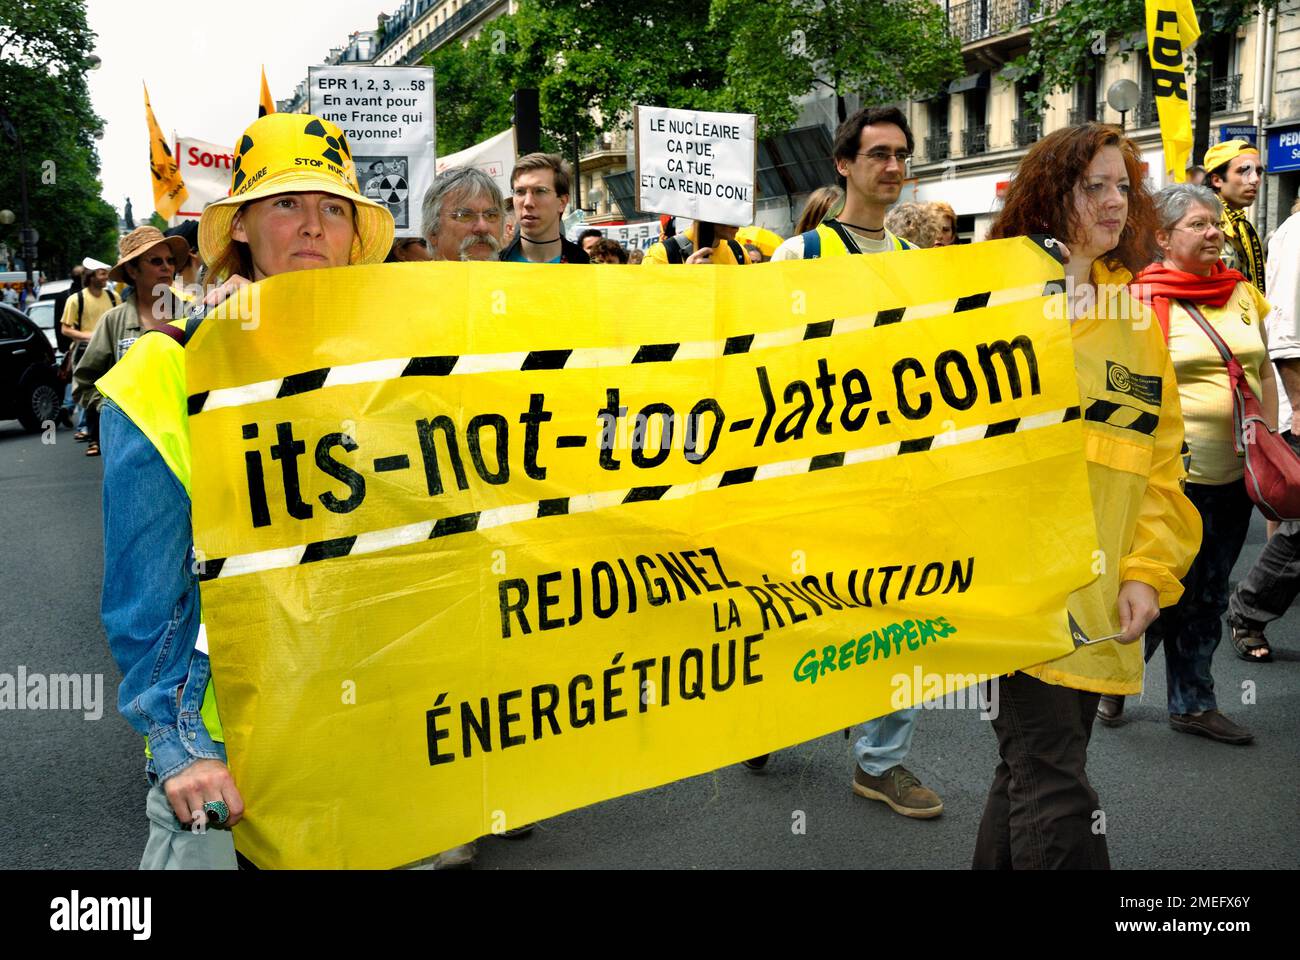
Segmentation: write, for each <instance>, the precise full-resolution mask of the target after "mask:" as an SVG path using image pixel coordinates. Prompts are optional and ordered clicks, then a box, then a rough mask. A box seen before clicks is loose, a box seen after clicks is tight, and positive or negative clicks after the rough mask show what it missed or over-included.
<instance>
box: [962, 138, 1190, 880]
mask: <svg viewBox="0 0 1300 960" xmlns="http://www.w3.org/2000/svg"><path fill="white" fill-rule="evenodd" d="M1154 220H1155V217H1154V212H1153V208H1152V202H1151V197H1150V195H1149V194H1148V193H1147V191H1146V188H1145V187H1144V186H1143V183H1142V170H1141V159H1140V158H1139V156H1138V152H1137V149H1136V147H1135V146H1134V145H1133V143H1132V141H1130V140H1128V139H1127V138H1126V137H1125V136H1124V135H1123V134H1122V133H1121V132H1120V131H1119V129H1118V128H1116V127H1112V126H1106V125H1103V124H1099V123H1089V124H1084V125H1082V126H1076V127H1067V128H1065V129H1063V130H1057V131H1056V132H1054V133H1051V134H1048V135H1047V136H1046V137H1044V138H1043V139H1042V140H1040V141H1039V142H1038V143H1037V144H1035V145H1034V146H1033V147H1032V148H1031V149H1030V151H1029V153H1028V154H1026V155H1025V158H1024V159H1023V160H1021V162H1020V167H1019V169H1018V170H1017V172H1016V176H1015V179H1014V180H1012V182H1011V187H1010V189H1009V190H1008V191H1007V197H1006V203H1005V206H1004V207H1003V210H1002V212H1001V214H999V216H998V218H997V220H996V221H995V222H994V224H993V229H992V231H991V233H990V237H991V238H992V239H998V238H1002V237H1016V236H1025V235H1029V234H1047V235H1049V236H1052V237H1056V238H1058V239H1060V240H1064V241H1065V242H1066V243H1067V244H1068V247H1069V254H1068V262H1067V263H1066V267H1065V272H1066V306H1067V309H1068V311H1069V318H1070V329H1071V334H1072V337H1073V340H1074V350H1075V368H1076V374H1077V376H1078V380H1079V399H1080V403H1081V409H1082V420H1083V431H1084V447H1085V451H1086V456H1087V461H1088V481H1089V486H1090V489H1091V491H1092V502H1093V514H1094V516H1095V518H1096V523H1097V539H1098V542H1099V545H1100V547H1101V550H1100V551H1099V554H1098V556H1097V557H1096V558H1095V559H1094V569H1096V570H1098V571H1099V573H1100V576H1099V577H1098V578H1097V580H1096V581H1095V582H1093V583H1092V584H1091V585H1090V586H1088V587H1085V588H1084V589H1082V590H1079V591H1077V592H1076V593H1075V594H1074V595H1073V596H1072V597H1071V598H1070V604H1069V609H1070V613H1071V615H1072V616H1073V618H1074V620H1075V622H1076V623H1077V625H1078V629H1077V630H1076V631H1075V632H1076V633H1077V634H1082V635H1083V637H1082V638H1078V637H1076V644H1077V645H1076V648H1075V650H1074V652H1073V653H1070V654H1068V655H1067V656H1064V657H1061V658H1060V659H1058V660H1053V661H1051V662H1050V663H1042V664H1039V665H1038V666H1035V667H1030V668H1028V669H1025V670H1022V671H1020V672H1018V673H1014V674H1011V675H1010V676H1009V677H1003V678H1001V680H1000V681H999V691H998V692H999V701H998V712H997V715H996V717H995V718H994V720H993V728H994V730H995V731H996V733H997V737H998V752H999V754H1000V755H1001V757H1002V762H1001V763H1000V764H999V765H998V768H997V771H996V773H995V774H994V779H993V785H992V787H991V788H990V790H989V797H988V802H987V804H986V806H985V808H984V817H983V820H982V821H981V823H980V829H979V838H978V840H977V841H976V847H975V861H974V865H975V867H976V868H1004V869H1006V868H1016V869H1031V868H1045V867H1051V868H1094V869H1105V868H1108V867H1109V866H1110V860H1109V855H1108V853H1107V850H1106V837H1105V833H1104V831H1102V830H1099V829H1098V828H1097V825H1098V822H1099V814H1100V812H1101V805H1100V803H1099V802H1098V799H1097V794H1096V792H1095V791H1094V790H1093V789H1092V786H1091V785H1090V784H1089V783H1088V777H1087V773H1086V771H1085V764H1086V761H1087V750H1088V739H1089V737H1090V735H1091V733H1092V724H1093V720H1094V718H1095V717H1096V713H1097V702H1098V700H1099V699H1100V697H1101V695H1102V694H1106V693H1109V694H1124V693H1137V692H1138V691H1140V690H1141V689H1142V667H1143V661H1142V649H1141V647H1140V645H1136V644H1134V641H1135V640H1137V639H1138V638H1140V637H1141V636H1142V634H1143V631H1145V630H1146V628H1147V627H1148V626H1149V625H1150V624H1151V622H1152V621H1153V620H1155V618H1156V617H1157V616H1158V615H1159V613H1160V608H1161V607H1164V606H1169V605H1171V604H1173V603H1174V602H1175V601H1177V599H1178V597H1179V594H1180V593H1181V592H1182V586H1181V584H1180V583H1179V578H1180V577H1181V576H1182V575H1183V574H1184V573H1186V572H1187V568H1188V567H1189V566H1190V565H1191V562H1192V558H1193V557H1194V556H1195V554H1196V551H1197V548H1198V547H1199V545H1200V540H1201V523H1200V516H1199V515H1198V514H1197V512H1196V508H1195V507H1193V506H1192V504H1191V502H1190V501H1188V499H1187V498H1186V497H1185V496H1184V495H1183V492H1182V481H1183V476H1184V472H1183V462H1182V457H1181V450H1182V446H1183V420H1182V414H1181V411H1180V409H1179V405H1178V385H1177V383H1176V382H1175V379H1174V368H1173V365H1172V364H1171V363H1170V361H1169V354H1168V352H1167V351H1166V349H1165V344H1164V338H1163V337H1162V335H1161V333H1160V327H1159V325H1158V324H1156V323H1155V322H1154V320H1153V319H1152V317H1151V314H1150V312H1149V310H1148V308H1147V307H1146V306H1145V305H1144V304H1142V303H1140V302H1139V301H1137V300H1135V299H1133V298H1132V297H1131V296H1130V295H1129V293H1128V290H1127V284H1128V283H1129V281H1130V280H1131V279H1132V278H1133V276H1134V274H1136V273H1137V272H1138V270H1140V269H1141V268H1142V267H1144V266H1146V264H1147V263H1148V262H1149V261H1150V259H1151V257H1150V253H1151V251H1152V250H1153V249H1154V239H1153V238H1154V231H1153V225H1154Z"/></svg>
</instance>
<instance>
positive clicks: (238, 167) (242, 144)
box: [230, 134, 253, 194]
mask: <svg viewBox="0 0 1300 960" xmlns="http://www.w3.org/2000/svg"><path fill="white" fill-rule="evenodd" d="M252 149H253V138H252V137H250V136H249V135H248V134H244V139H243V140H240V141H239V149H237V150H236V151H235V164H234V167H233V169H234V171H235V179H234V181H233V182H232V183H231V184H230V192H231V193H232V194H233V193H238V192H239V185H240V184H241V183H243V182H244V178H245V177H246V176H247V175H246V174H245V173H244V170H243V166H244V154H246V153H248V151H249V150H252Z"/></svg>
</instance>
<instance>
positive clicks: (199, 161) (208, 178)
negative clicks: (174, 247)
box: [171, 137, 235, 226]
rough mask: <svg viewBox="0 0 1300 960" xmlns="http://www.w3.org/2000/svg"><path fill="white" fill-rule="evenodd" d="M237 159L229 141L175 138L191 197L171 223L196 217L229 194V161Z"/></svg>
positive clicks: (177, 154) (186, 187)
mask: <svg viewBox="0 0 1300 960" xmlns="http://www.w3.org/2000/svg"><path fill="white" fill-rule="evenodd" d="M234 159H235V151H234V149H233V148H232V147H230V146H229V145H226V146H221V145H220V144H216V143H207V142H206V141H203V140H195V139H194V138H193V137H177V138H176V162H177V163H178V164H179V165H180V169H181V176H182V177H183V178H184V179H185V189H186V190H187V191H188V192H189V198H188V199H187V200H186V201H185V202H184V203H183V204H182V205H181V209H179V210H177V211H176V216H174V217H173V218H172V220H171V225H172V226H175V225H176V224H177V223H179V222H180V221H182V220H197V219H198V218H199V217H200V216H202V215H203V208H204V207H206V206H207V205H208V204H209V203H212V201H214V200H221V199H223V198H225V197H228V196H230V165H231V163H232V162H233V161H234Z"/></svg>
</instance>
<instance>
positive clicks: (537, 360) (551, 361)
mask: <svg viewBox="0 0 1300 960" xmlns="http://www.w3.org/2000/svg"><path fill="white" fill-rule="evenodd" d="M571 356H573V351H572V350H530V351H529V353H528V356H527V357H525V358H524V365H523V366H522V367H520V368H519V369H520V370H563V369H564V365H565V364H566V363H568V362H569V357H571Z"/></svg>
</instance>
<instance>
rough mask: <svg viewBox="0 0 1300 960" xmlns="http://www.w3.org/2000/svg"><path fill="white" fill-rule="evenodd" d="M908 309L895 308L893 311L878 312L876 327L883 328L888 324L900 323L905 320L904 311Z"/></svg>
mask: <svg viewBox="0 0 1300 960" xmlns="http://www.w3.org/2000/svg"><path fill="white" fill-rule="evenodd" d="M906 309H907V308H906V307H895V308H894V309H893V310H880V311H877V313H876V322H875V326H877V327H883V326H884V325H885V324H887V323H898V321H900V320H902V319H903V311H904V310H906Z"/></svg>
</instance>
